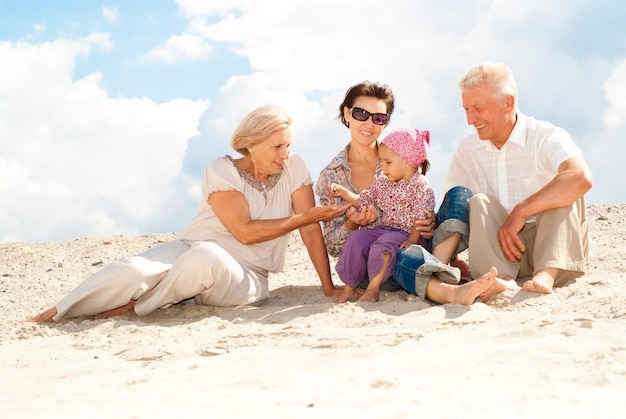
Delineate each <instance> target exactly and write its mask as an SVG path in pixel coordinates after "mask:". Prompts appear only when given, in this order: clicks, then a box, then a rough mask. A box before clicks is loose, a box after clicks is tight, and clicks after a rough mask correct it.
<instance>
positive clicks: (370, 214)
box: [346, 205, 378, 230]
mask: <svg viewBox="0 0 626 419" xmlns="http://www.w3.org/2000/svg"><path fill="white" fill-rule="evenodd" d="M346 217H348V223H352V224H353V225H348V226H346V228H348V229H350V230H356V229H357V228H359V226H366V225H368V224H371V223H373V222H374V221H376V219H378V211H376V207H375V206H373V205H370V206H368V207H367V208H361V209H360V210H357V209H356V208H354V207H352V208H349V209H348V210H347V211H346ZM350 227H354V228H350Z"/></svg>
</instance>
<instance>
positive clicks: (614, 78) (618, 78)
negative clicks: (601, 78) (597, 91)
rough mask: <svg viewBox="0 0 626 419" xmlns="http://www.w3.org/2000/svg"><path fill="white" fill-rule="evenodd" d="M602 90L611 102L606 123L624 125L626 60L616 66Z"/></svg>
mask: <svg viewBox="0 0 626 419" xmlns="http://www.w3.org/2000/svg"><path fill="white" fill-rule="evenodd" d="M602 90H604V92H605V94H606V99H607V100H608V101H609V109H607V111H606V112H605V114H604V121H605V122H606V124H607V125H609V126H616V125H619V124H623V123H624V122H625V121H626V59H623V60H621V61H620V62H619V63H618V64H617V65H616V66H615V69H614V70H613V74H612V75H611V77H610V78H609V79H608V80H607V81H606V82H605V83H604V84H603V85H602Z"/></svg>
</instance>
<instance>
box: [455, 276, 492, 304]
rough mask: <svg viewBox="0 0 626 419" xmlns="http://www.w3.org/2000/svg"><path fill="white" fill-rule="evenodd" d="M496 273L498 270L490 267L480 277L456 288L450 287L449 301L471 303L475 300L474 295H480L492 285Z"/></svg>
mask: <svg viewBox="0 0 626 419" xmlns="http://www.w3.org/2000/svg"><path fill="white" fill-rule="evenodd" d="M496 275H498V270H497V269H496V268H491V270H490V271H489V272H487V273H485V274H483V276H481V277H480V278H478V279H476V280H474V281H470V282H468V283H466V284H463V285H459V286H457V287H456V288H452V295H451V297H450V299H449V300H450V301H449V302H451V303H456V304H463V305H466V306H469V305H472V303H474V300H476V297H478V296H480V295H481V294H482V293H484V292H486V291H487V290H488V289H489V288H490V287H492V286H493V284H494V282H495V281H496ZM500 292H502V291H500Z"/></svg>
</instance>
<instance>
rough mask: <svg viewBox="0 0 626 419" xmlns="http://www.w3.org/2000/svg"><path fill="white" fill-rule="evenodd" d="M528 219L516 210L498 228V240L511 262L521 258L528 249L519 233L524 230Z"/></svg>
mask: <svg viewBox="0 0 626 419" xmlns="http://www.w3.org/2000/svg"><path fill="white" fill-rule="evenodd" d="M525 224H526V219H525V218H524V217H522V216H519V215H517V213H516V212H515V210H514V211H513V212H511V214H509V216H508V217H507V219H506V220H505V221H504V224H502V227H500V229H499V230H498V241H499V242H500V247H501V248H502V252H504V256H506V258H507V259H508V260H510V261H511V262H515V261H516V260H519V259H521V257H522V253H524V252H525V251H526V248H525V247H524V244H523V243H522V241H521V240H520V238H519V235H518V233H519V232H520V231H522V229H523V228H524V225H525Z"/></svg>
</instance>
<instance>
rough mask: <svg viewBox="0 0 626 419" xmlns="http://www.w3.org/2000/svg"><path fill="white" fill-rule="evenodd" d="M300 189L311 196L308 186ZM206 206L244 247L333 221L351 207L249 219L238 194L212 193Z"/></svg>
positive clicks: (317, 209) (323, 208)
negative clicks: (271, 217) (304, 227)
mask: <svg viewBox="0 0 626 419" xmlns="http://www.w3.org/2000/svg"><path fill="white" fill-rule="evenodd" d="M302 188H308V189H309V190H310V191H311V193H313V192H312V190H311V187H310V186H303V187H302ZM302 188H300V189H298V190H297V191H296V192H294V193H293V194H292V197H294V196H296V197H297V198H296V199H299V198H298V196H299V195H297V194H298V192H299V191H300V190H301V189H302ZM209 204H210V205H211V207H212V208H213V211H215V214H216V215H217V217H218V218H219V220H220V221H221V222H222V224H224V227H226V229H227V230H228V231H229V232H230V233H231V234H232V235H233V237H235V238H236V239H237V240H238V241H239V242H241V243H243V244H254V243H262V242H265V241H268V240H272V239H275V238H277V237H280V236H284V235H285V234H287V233H289V232H290V231H293V230H296V229H298V228H300V227H302V226H305V225H308V224H312V223H319V222H320V221H325V220H330V219H332V218H335V217H337V216H339V215H341V214H343V213H344V212H346V210H347V209H348V208H349V207H350V204H346V205H343V206H341V207H329V206H314V207H311V208H309V209H308V210H306V211H305V212H301V213H297V214H294V215H292V216H290V217H283V218H277V219H273V220H253V219H252V218H251V216H250V208H249V206H248V201H246V198H245V197H244V195H243V194H242V193H241V192H238V191H220V192H213V193H212V194H211V196H209ZM293 205H294V204H293V202H292V206H293Z"/></svg>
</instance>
